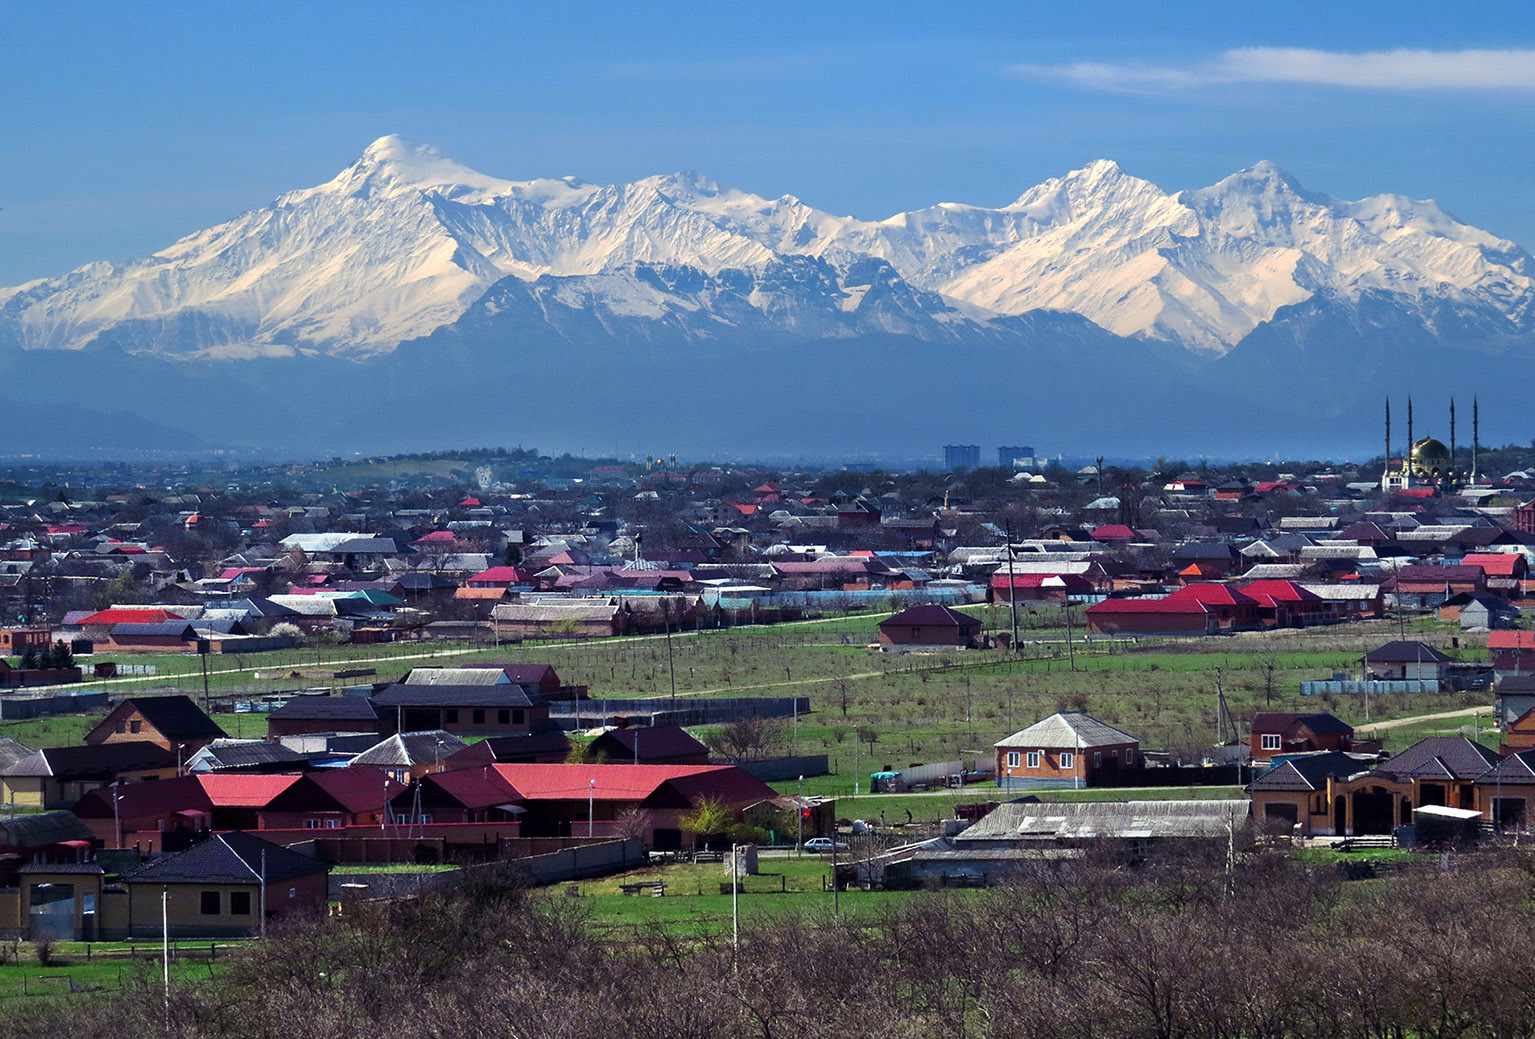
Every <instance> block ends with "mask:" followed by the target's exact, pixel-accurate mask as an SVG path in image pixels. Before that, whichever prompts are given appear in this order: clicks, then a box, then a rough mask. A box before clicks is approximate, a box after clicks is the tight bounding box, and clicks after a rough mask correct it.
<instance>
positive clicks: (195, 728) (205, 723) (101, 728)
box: [85, 696, 229, 761]
mask: <svg viewBox="0 0 1535 1039" xmlns="http://www.w3.org/2000/svg"><path fill="white" fill-rule="evenodd" d="M227 735H229V734H228V733H226V732H225V731H224V730H223V729H221V728H219V726H218V724H217V723H215V722H214V720H213V719H212V718H210V717H208V715H207V714H205V713H204V712H203V709H202V708H201V707H199V706H197V704H195V703H193V702H192V700H191V698H190V697H186V696H141V697H135V698H134V699H131V700H124V701H123V702H122V703H120V704H118V705H117V706H116V707H114V708H112V710H111V711H109V712H108V713H107V716H106V717H105V718H103V719H102V720H101V721H100V723H98V724H97V726H96V727H95V728H94V729H92V730H91V731H90V732H88V733H86V734H85V742H86V743H88V744H90V745H92V746H100V745H101V744H105V743H153V744H155V745H156V746H159V747H164V748H165V749H166V750H176V749H177V748H178V747H179V748H180V752H181V759H182V760H183V761H185V760H186V759H187V758H189V757H191V756H192V755H193V754H195V753H196V752H197V751H199V750H201V749H202V748H203V747H205V746H207V745H208V744H209V743H211V742H212V741H214V740H217V739H223V738H224V737H225V736H227Z"/></svg>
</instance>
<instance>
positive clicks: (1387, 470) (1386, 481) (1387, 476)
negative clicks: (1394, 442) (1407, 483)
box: [1380, 397, 1391, 491]
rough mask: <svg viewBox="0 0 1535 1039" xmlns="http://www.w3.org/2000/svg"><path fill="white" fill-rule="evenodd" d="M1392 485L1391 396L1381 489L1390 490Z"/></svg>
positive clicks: (1387, 406)
mask: <svg viewBox="0 0 1535 1039" xmlns="http://www.w3.org/2000/svg"><path fill="white" fill-rule="evenodd" d="M1390 486H1391V398H1390V397H1387V398H1386V458H1385V464H1384V465H1382V466H1381V471H1380V489H1381V490H1383V491H1384V490H1388V489H1390Z"/></svg>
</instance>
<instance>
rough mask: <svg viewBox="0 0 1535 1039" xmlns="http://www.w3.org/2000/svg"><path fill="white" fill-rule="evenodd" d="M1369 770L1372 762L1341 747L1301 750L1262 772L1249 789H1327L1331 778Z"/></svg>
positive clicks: (1344, 776)
mask: <svg viewBox="0 0 1535 1039" xmlns="http://www.w3.org/2000/svg"><path fill="white" fill-rule="evenodd" d="M1369 770H1370V766H1369V765H1368V764H1366V763H1364V762H1362V761H1360V760H1359V759H1358V758H1355V757H1353V756H1351V755H1348V754H1345V753H1343V752H1342V751H1341V750H1329V751H1323V752H1322V753H1319V754H1297V755H1295V756H1294V757H1289V758H1286V759H1284V760H1283V761H1281V762H1279V763H1278V764H1276V765H1275V766H1274V767H1273V768H1271V769H1269V770H1268V771H1267V772H1264V773H1262V774H1261V775H1259V776H1258V777H1257V778H1256V779H1254V780H1253V781H1252V785H1251V786H1250V787H1248V789H1249V790H1254V791H1258V790H1325V789H1326V788H1327V780H1328V779H1344V778H1347V777H1349V776H1357V775H1359V774H1360V773H1362V772H1368V771H1369Z"/></svg>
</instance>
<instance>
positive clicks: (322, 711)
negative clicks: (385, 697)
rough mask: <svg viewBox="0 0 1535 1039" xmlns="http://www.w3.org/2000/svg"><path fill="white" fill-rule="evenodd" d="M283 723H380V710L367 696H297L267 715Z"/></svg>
mask: <svg viewBox="0 0 1535 1039" xmlns="http://www.w3.org/2000/svg"><path fill="white" fill-rule="evenodd" d="M267 717H268V718H274V719H278V720H281V721H336V722H349V721H357V722H366V723H367V724H368V725H370V726H371V725H376V724H377V723H378V718H379V714H378V709H377V708H376V707H374V706H373V701H372V700H370V699H368V698H367V697H366V696H295V697H294V698H293V699H291V700H289V701H288V702H287V703H285V704H283V705H282V706H281V707H279V708H278V709H277V710H275V711H273V712H272V713H271V714H269V715H267Z"/></svg>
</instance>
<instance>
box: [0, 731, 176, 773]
mask: <svg viewBox="0 0 1535 1039" xmlns="http://www.w3.org/2000/svg"><path fill="white" fill-rule="evenodd" d="M175 766H176V753H175V752H174V751H170V750H166V749H165V748H164V747H162V746H160V745H159V744H158V743H149V742H147V741H142V740H134V741H132V742H128V743H103V744H99V745H96V746H91V745H86V746H81V747H46V748H44V749H42V750H38V751H34V752H33V753H31V754H28V755H27V756H26V757H24V758H22V759H21V760H20V761H18V762H16V763H15V764H13V765H10V766H8V767H6V768H5V769H3V770H0V776H51V777H52V778H54V779H100V780H103V781H107V780H111V779H113V778H115V777H116V776H117V774H118V773H120V772H137V771H148V770H157V769H162V768H174V767H175Z"/></svg>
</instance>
